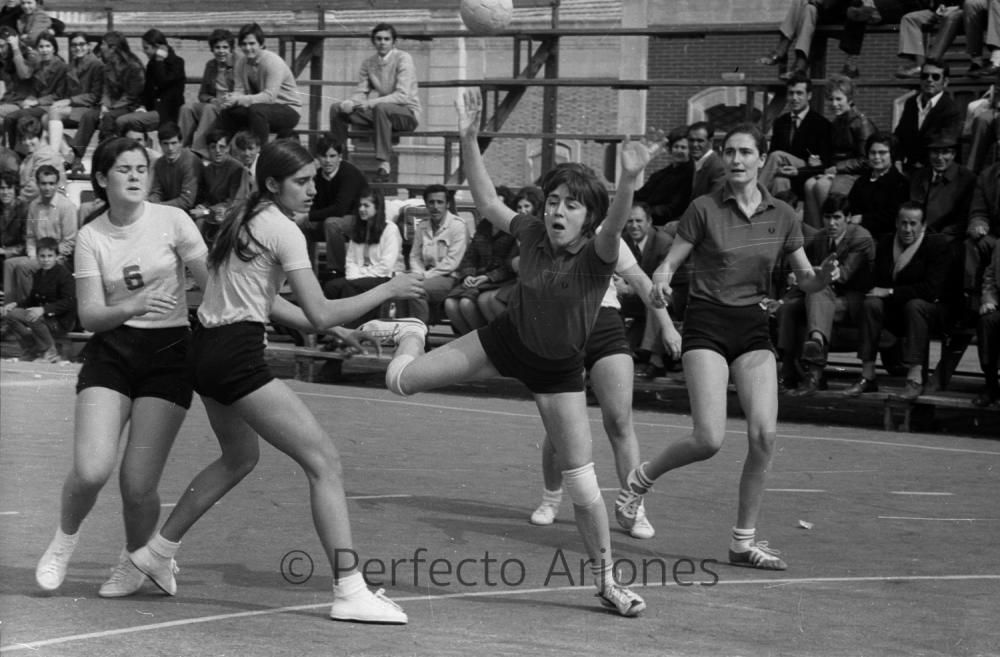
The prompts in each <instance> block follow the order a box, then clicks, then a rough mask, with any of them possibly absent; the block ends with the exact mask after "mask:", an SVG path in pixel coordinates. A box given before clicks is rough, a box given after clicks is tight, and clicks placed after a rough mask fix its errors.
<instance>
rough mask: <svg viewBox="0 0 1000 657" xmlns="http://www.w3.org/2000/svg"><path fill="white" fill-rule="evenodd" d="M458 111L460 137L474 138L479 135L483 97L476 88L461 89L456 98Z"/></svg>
mask: <svg viewBox="0 0 1000 657" xmlns="http://www.w3.org/2000/svg"><path fill="white" fill-rule="evenodd" d="M455 109H456V110H457V111H458V136H459V137H466V138H470V139H471V138H474V137H476V135H478V134H479V121H480V116H481V114H482V111H483V96H482V94H481V93H480V91H479V89H478V88H476V87H461V88H459V90H458V94H457V95H456V96H455Z"/></svg>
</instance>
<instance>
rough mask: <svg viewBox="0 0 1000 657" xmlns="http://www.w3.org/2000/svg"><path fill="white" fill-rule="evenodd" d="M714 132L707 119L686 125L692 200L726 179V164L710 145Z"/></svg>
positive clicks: (718, 185) (712, 190) (709, 192)
mask: <svg viewBox="0 0 1000 657" xmlns="http://www.w3.org/2000/svg"><path fill="white" fill-rule="evenodd" d="M714 134H715V130H714V129H713V128H712V124H711V123H708V122H707V121H698V122H697V123H692V124H691V125H690V126H688V131H687V140H688V148H689V149H690V150H691V162H693V163H694V178H693V180H692V181H691V199H692V200H694V199H696V198H698V197H699V196H702V195H704V194H711V193H712V192H714V191H715V189H716V188H717V187H721V186H722V182H723V181H724V180H725V179H726V165H725V164H723V163H722V158H721V157H719V154H718V153H717V152H716V151H715V148H713V147H712V136H713V135H714ZM685 209H687V208H686V207H685ZM678 219H679V217H678Z"/></svg>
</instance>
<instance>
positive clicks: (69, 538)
mask: <svg viewBox="0 0 1000 657" xmlns="http://www.w3.org/2000/svg"><path fill="white" fill-rule="evenodd" d="M56 538H57V539H59V542H60V543H69V544H70V545H76V542H77V541H79V540H80V530H79V529H78V530H76V533H75V534H67V533H66V532H64V531H63V530H62V527H56Z"/></svg>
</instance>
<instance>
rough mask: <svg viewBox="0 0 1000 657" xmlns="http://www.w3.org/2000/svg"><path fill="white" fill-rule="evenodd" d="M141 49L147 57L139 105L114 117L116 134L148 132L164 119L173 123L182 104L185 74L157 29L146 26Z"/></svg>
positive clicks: (180, 61) (181, 60) (180, 60)
mask: <svg viewBox="0 0 1000 657" xmlns="http://www.w3.org/2000/svg"><path fill="white" fill-rule="evenodd" d="M142 51H143V53H145V55H146V57H147V58H148V60H149V61H148V62H147V63H146V75H145V83H144V84H143V88H142V106H141V107H139V108H137V109H136V110H135V111H133V112H129V113H127V114H122V115H121V116H119V117H118V118H116V119H115V125H116V127H117V128H116V134H119V135H121V134H124V133H125V131H126V130H129V129H138V130H144V131H146V132H151V131H152V130H155V129H156V128H157V127H159V126H160V125H162V124H164V123H174V124H176V123H177V121H178V118H179V116H180V111H181V105H183V104H184V85H185V84H186V83H187V74H186V73H185V71H184V60H183V59H181V58H180V57H178V56H177V53H175V52H174V49H173V48H172V47H171V46H170V45H169V44H168V43H167V37H166V36H164V34H163V32H160V31H159V30H156V29H153V30H146V32H145V34H143V35H142Z"/></svg>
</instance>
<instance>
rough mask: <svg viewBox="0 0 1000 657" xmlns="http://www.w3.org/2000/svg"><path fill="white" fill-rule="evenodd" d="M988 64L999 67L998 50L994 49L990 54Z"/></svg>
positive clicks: (999, 56)
mask: <svg viewBox="0 0 1000 657" xmlns="http://www.w3.org/2000/svg"><path fill="white" fill-rule="evenodd" d="M990 64H993V65H994V66H1000V48H994V49H993V51H992V52H990Z"/></svg>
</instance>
